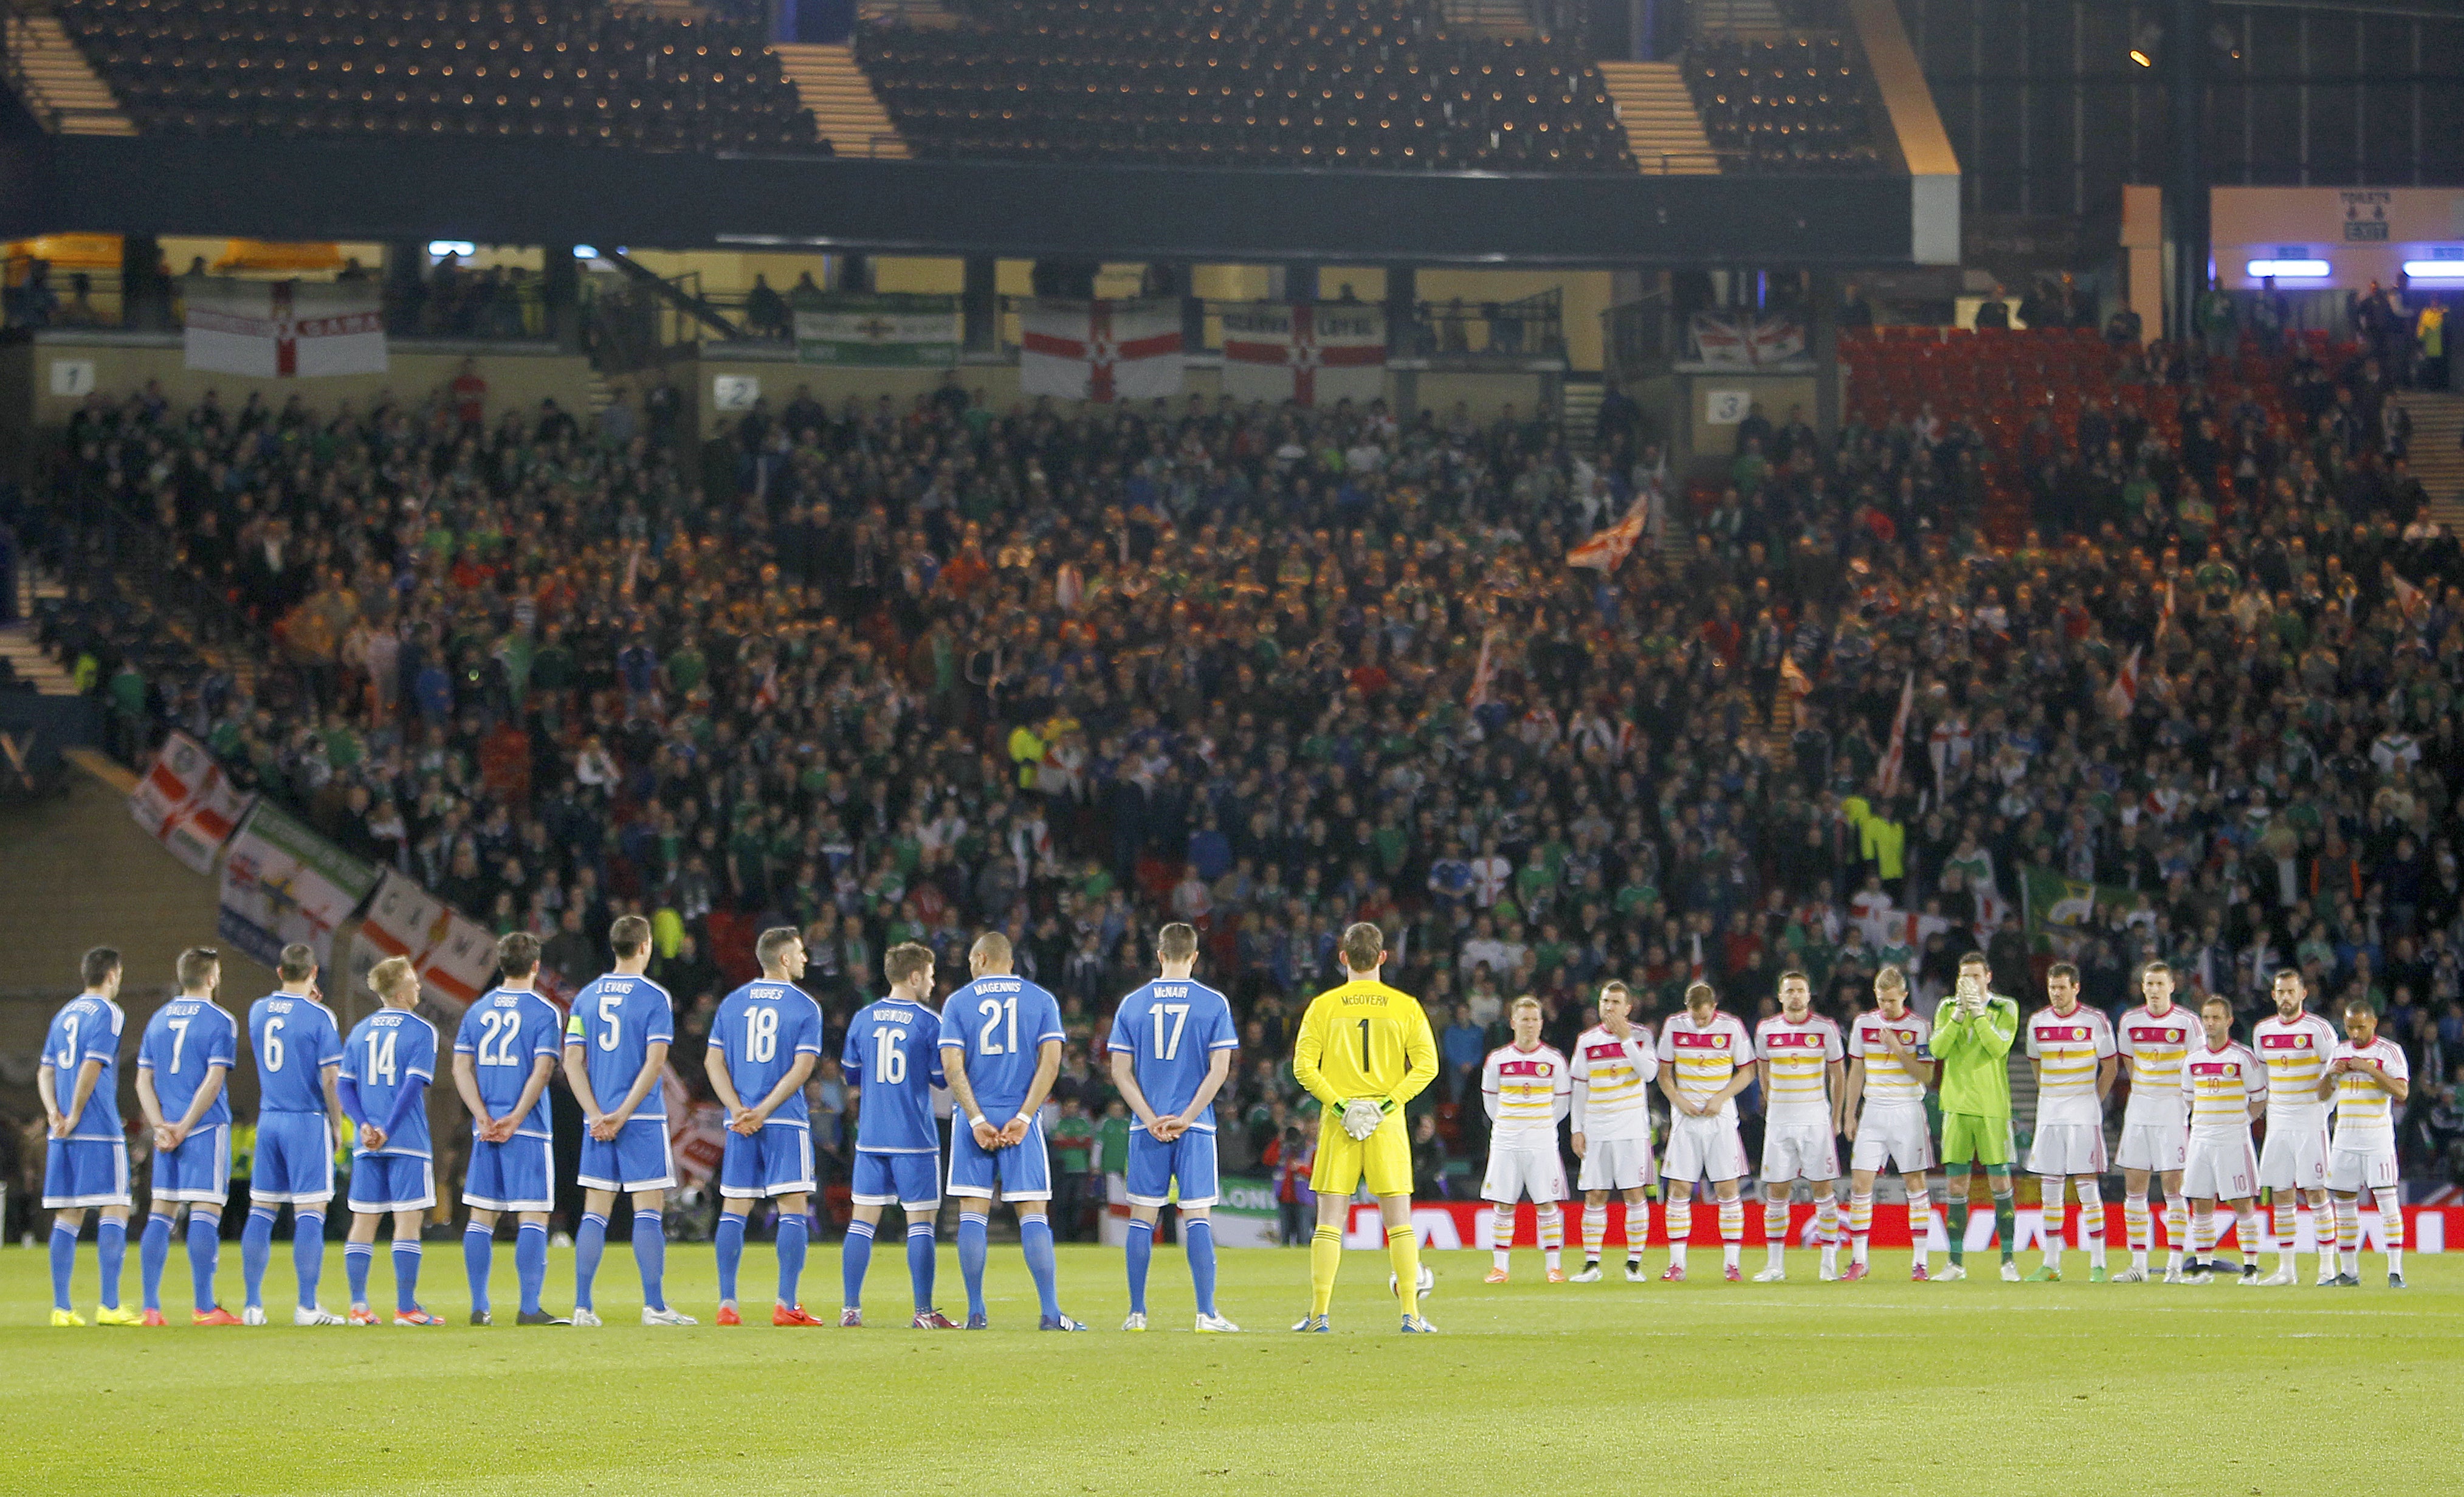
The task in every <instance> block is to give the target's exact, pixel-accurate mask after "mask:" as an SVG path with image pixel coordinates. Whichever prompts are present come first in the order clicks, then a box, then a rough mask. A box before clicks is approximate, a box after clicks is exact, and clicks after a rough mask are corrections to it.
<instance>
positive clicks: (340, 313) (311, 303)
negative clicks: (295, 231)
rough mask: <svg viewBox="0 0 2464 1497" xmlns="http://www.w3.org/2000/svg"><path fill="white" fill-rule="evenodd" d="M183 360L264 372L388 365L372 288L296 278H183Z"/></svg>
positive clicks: (216, 369)
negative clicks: (263, 279)
mask: <svg viewBox="0 0 2464 1497" xmlns="http://www.w3.org/2000/svg"><path fill="white" fill-rule="evenodd" d="M180 295H181V298H182V299H183V301H184V302H185V303H186V304H187V319H186V327H185V329H184V332H185V337H184V338H183V340H182V345H183V354H184V357H183V360H182V362H183V363H185V364H187V367H189V368H191V369H203V370H209V371H211V372H213V373H216V374H242V375H253V376H255V377H257V378H259V379H288V378H291V377H294V376H300V377H305V378H310V379H314V378H316V377H317V376H319V375H328V374H383V373H385V317H384V313H383V310H382V308H381V307H380V306H379V305H378V302H377V296H376V293H375V292H374V291H373V290H369V289H365V288H363V287H361V286H355V285H339V284H338V285H330V286H328V285H319V284H316V283H313V282H312V283H301V282H298V281H288V280H283V281H261V280H213V279H209V278H207V277H204V276H190V277H187V279H184V280H183V281H182V282H181V283H180Z"/></svg>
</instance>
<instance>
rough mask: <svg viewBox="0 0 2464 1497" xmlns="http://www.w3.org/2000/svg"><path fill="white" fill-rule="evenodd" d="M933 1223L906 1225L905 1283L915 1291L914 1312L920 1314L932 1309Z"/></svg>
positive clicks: (909, 1223)
mask: <svg viewBox="0 0 2464 1497" xmlns="http://www.w3.org/2000/svg"><path fill="white" fill-rule="evenodd" d="M933 1259H934V1244H933V1223H932V1222H929V1221H925V1222H908V1223H907V1282H908V1284H909V1285H910V1286H911V1287H912V1288H913V1289H914V1290H915V1310H916V1312H917V1313H919V1314H921V1313H922V1312H923V1311H925V1310H931V1309H932V1308H933V1274H934V1262H933Z"/></svg>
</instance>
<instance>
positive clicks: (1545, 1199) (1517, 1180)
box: [1480, 1143, 1651, 1206]
mask: <svg viewBox="0 0 2464 1497" xmlns="http://www.w3.org/2000/svg"><path fill="white" fill-rule="evenodd" d="M1606 1147H1608V1146H1607V1145H1605V1144H1596V1143H1595V1144H1593V1145H1592V1146H1591V1149H1592V1153H1594V1154H1598V1153H1599V1152H1600V1151H1601V1150H1602V1149H1603V1148H1606ZM1642 1147H1643V1150H1644V1152H1645V1153H1646V1154H1647V1153H1648V1152H1649V1151H1650V1148H1651V1146H1650V1145H1649V1144H1644V1145H1643V1146H1642ZM1585 1167H1586V1168H1589V1166H1585ZM1525 1196H1529V1197H1530V1198H1531V1200H1533V1202H1535V1203H1536V1204H1539V1205H1543V1206H1546V1205H1550V1204H1551V1203H1553V1202H1556V1201H1560V1200H1565V1199H1566V1166H1565V1163H1564V1162H1563V1161H1562V1160H1560V1159H1559V1158H1558V1157H1557V1151H1556V1150H1554V1149H1498V1148H1491V1149H1490V1150H1489V1151H1488V1173H1487V1174H1486V1175H1484V1176H1483V1177H1481V1181H1480V1199H1481V1200H1493V1201H1496V1202H1497V1203H1498V1204H1500V1205H1506V1206H1510V1205H1512V1204H1514V1203H1515V1202H1516V1201H1517V1200H1522V1199H1523V1198H1524V1197H1525Z"/></svg>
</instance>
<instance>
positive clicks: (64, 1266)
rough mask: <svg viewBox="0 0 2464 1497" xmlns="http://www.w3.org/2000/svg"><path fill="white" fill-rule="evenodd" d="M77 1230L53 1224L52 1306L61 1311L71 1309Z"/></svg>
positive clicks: (56, 1222)
mask: <svg viewBox="0 0 2464 1497" xmlns="http://www.w3.org/2000/svg"><path fill="white" fill-rule="evenodd" d="M76 1266H77V1228H76V1227H73V1226H66V1225H63V1224H62V1223H61V1222H59V1221H58V1219H56V1218H55V1219H54V1220H53V1222H52V1304H53V1306H54V1307H55V1308H56V1309H59V1310H66V1309H68V1308H69V1270H71V1269H72V1268H75V1267H76Z"/></svg>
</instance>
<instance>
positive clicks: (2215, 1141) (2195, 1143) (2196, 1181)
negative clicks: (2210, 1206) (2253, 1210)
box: [2182, 1134, 2258, 1200]
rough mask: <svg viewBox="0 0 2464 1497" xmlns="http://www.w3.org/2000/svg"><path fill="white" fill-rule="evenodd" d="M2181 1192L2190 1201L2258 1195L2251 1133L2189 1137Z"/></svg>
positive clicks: (2184, 1158) (2256, 1167)
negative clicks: (2233, 1135) (2232, 1135)
mask: <svg viewBox="0 0 2464 1497" xmlns="http://www.w3.org/2000/svg"><path fill="white" fill-rule="evenodd" d="M2182 1194H2183V1195H2184V1196H2187V1197H2189V1199H2190V1200H2249V1199H2250V1198H2252V1197H2253V1196H2255V1195H2257V1194H2258V1156H2256V1155H2255V1154H2253V1153H2252V1152H2251V1148H2250V1135H2249V1134H2241V1135H2240V1136H2238V1137H2225V1138H2199V1137H2193V1138H2191V1140H2190V1150H2189V1154H2188V1155H2186V1156H2184V1157H2183V1160H2182Z"/></svg>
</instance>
